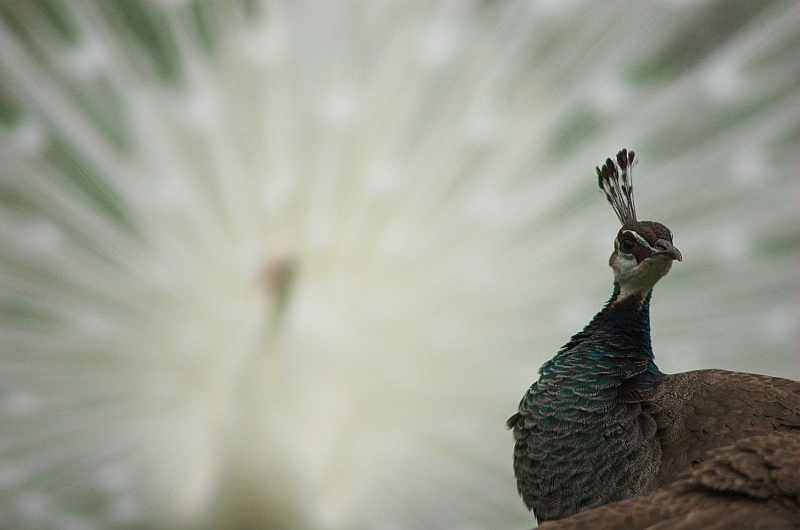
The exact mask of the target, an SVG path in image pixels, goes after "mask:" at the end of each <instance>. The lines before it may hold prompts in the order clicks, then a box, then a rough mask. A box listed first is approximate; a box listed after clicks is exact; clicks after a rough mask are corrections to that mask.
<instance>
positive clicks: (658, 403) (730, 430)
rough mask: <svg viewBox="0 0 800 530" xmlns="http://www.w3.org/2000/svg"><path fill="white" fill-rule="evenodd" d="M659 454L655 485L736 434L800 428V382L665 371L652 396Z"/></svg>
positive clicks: (669, 479) (724, 373)
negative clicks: (661, 451) (660, 451)
mask: <svg viewBox="0 0 800 530" xmlns="http://www.w3.org/2000/svg"><path fill="white" fill-rule="evenodd" d="M652 412H653V415H654V417H655V419H656V422H657V424H658V435H659V438H660V440H661V445H662V450H663V456H662V460H661V467H660V468H659V472H658V474H657V476H656V487H659V486H661V485H664V484H668V483H670V482H672V481H673V480H674V479H675V476H676V475H677V474H679V473H680V472H682V471H683V470H685V469H686V468H688V467H690V466H692V465H695V464H697V463H698V462H701V461H702V460H703V458H704V455H705V453H706V452H707V451H708V450H710V449H714V448H717V447H721V446H724V445H728V444H730V443H732V442H734V441H736V440H739V439H741V438H745V437H749V436H753V435H757V434H763V433H768V432H773V431H798V432H800V382H798V381H792V380H790V379H783V378H780V377H769V376H764V375H754V374H747V373H741V372H728V371H725V370H697V371H693V372H684V373H680V374H673V375H667V376H666V377H665V379H664V382H663V384H662V385H661V389H660V391H659V393H658V395H657V396H656V397H655V399H654V400H653V411H652Z"/></svg>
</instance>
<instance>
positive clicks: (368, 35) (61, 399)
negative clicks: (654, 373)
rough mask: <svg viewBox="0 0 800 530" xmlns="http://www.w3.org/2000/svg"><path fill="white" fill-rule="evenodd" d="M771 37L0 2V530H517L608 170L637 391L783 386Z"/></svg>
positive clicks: (786, 162) (794, 116)
mask: <svg viewBox="0 0 800 530" xmlns="http://www.w3.org/2000/svg"><path fill="white" fill-rule="evenodd" d="M799 15H800V9H799V6H798V3H797V2H794V1H759V2H752V1H748V0H741V1H739V0H724V1H723V0H718V1H653V0H649V1H637V2H632V1H624V2H623V1H616V2H605V1H604V2H599V1H597V2H585V1H561V0H558V1H554V0H547V1H544V0H543V1H536V2H534V1H531V2H528V1H525V2H511V1H510V2H475V1H472V2H469V1H462V0H453V1H448V2H402V1H394V2H391V1H377V2H366V1H364V2H323V1H317V2H301V1H297V2H277V1H276V2H273V1H269V0H265V1H263V2H259V1H255V0H253V1H242V2H233V1H230V2H228V1H226V2H210V1H208V2H202V1H190V0H182V1H164V2H157V1H149V2H138V1H124V2H123V1H119V2H113V1H110V0H106V1H79V2H61V1H48V0H27V1H14V0H0V433H2V434H0V526H2V527H3V528H39V529H47V528H59V529H70V528H76V529H78V528H79V529H92V528H98V529H99V528H153V529H157V528H180V527H184V528H237V527H239V528H281V529H284V528H285V529H292V528H295V529H380V530H401V529H448V530H451V529H481V528H485V529H490V528H491V529H513V528H526V527H530V526H531V525H532V524H533V522H534V519H533V517H532V515H531V514H529V513H527V512H526V510H525V509H524V506H523V504H522V501H521V500H520V499H519V498H518V497H517V493H516V485H515V482H514V478H513V473H512V469H511V454H512V449H513V441H512V437H511V434H510V433H509V432H508V431H506V429H505V420H506V419H507V418H508V417H509V416H510V415H511V414H512V413H513V412H515V410H516V407H517V404H518V402H519V399H520V398H521V397H522V395H523V393H524V392H525V390H526V389H527V388H528V387H529V386H530V384H531V383H532V382H533V381H534V380H535V379H536V377H537V373H536V372H537V370H538V368H539V366H540V365H541V364H542V363H543V362H544V361H546V360H547V359H548V358H550V357H551V356H552V355H554V354H555V352H556V351H557V350H558V348H559V347H560V346H561V345H562V344H564V343H565V342H566V341H567V340H568V339H569V337H570V336H571V335H572V334H573V333H575V332H577V331H579V330H580V329H581V328H582V327H583V326H584V325H585V324H586V323H587V322H588V321H589V319H590V318H591V317H592V316H593V315H594V313H595V312H596V311H598V310H599V309H600V308H601V306H602V305H603V304H604V303H605V301H606V300H607V298H608V297H609V296H610V294H611V283H612V275H611V271H610V269H609V268H608V265H607V260H608V256H609V255H610V253H611V251H612V249H613V239H614V236H615V235H616V231H617V229H618V224H617V220H616V218H615V216H614V214H613V212H612V210H611V208H610V207H609V206H608V204H607V203H606V201H605V198H604V197H603V194H602V193H601V192H600V191H599V190H598V188H597V181H596V175H595V172H594V168H595V166H596V165H598V164H601V163H602V162H603V161H604V160H605V158H606V157H608V156H612V155H613V154H614V153H616V152H617V150H619V149H620V148H622V147H627V148H628V149H633V150H635V151H636V152H637V154H638V155H639V158H640V163H639V165H638V166H637V168H636V171H635V176H634V184H635V189H636V198H637V210H638V213H639V217H640V218H641V219H648V220H656V221H659V222H662V223H664V224H666V225H667V226H668V227H670V228H671V229H672V231H673V232H674V236H675V243H676V245H677V247H678V248H680V250H681V252H682V253H683V256H684V261H683V262H682V263H678V264H676V266H675V267H673V270H672V272H671V273H670V274H669V276H668V277H667V278H665V279H664V280H662V281H661V282H660V283H659V285H658V286H657V288H656V290H655V296H654V298H653V306H652V328H653V342H654V350H655V354H656V361H657V363H658V365H659V366H660V368H661V369H662V370H663V371H665V372H675V371H684V370H691V369H696V368H702V367H717V368H725V369H731V370H741V371H752V372H759V373H764V374H770V375H779V376H788V377H792V378H797V377H798V375H800V374H799V373H798V362H797V361H798V320H799V317H798V276H799V275H800V267H798V246H799V245H798V232H799V230H800V219H799V217H800V213H799V212H800V209H799V208H798V187H797V184H798V169H799V168H800V163H799V160H798V159H799V158H800V150H798V147H800V145H799V144H800V134H799V133H798V125H799V124H800V121H799V120H798V107H799V106H800V99H798V86H799V83H798V78H799V77H800V75H799V72H798V69H797V65H798V59H799V58H800V38H799V37H800V26H798V24H797V21H798V16H799Z"/></svg>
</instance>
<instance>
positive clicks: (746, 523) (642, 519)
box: [541, 432, 800, 530]
mask: <svg viewBox="0 0 800 530" xmlns="http://www.w3.org/2000/svg"><path fill="white" fill-rule="evenodd" d="M541 528H542V530H545V529H547V530H646V529H649V528H659V529H660V530H678V529H681V530H746V529H747V530H750V529H753V530H754V529H763V530H793V529H794V530H796V529H798V528H800V433H798V434H793V433H785V432H772V433H769V434H764V435H760V436H750V437H748V438H743V439H741V440H738V441H736V442H734V443H732V444H730V445H727V446H725V447H721V448H718V449H713V450H712V451H710V452H709V454H708V458H707V459H706V460H705V461H704V462H701V463H700V464H698V465H697V466H696V467H694V468H691V469H688V470H686V471H684V472H683V473H681V475H680V476H679V477H678V479H677V480H675V481H674V482H672V483H670V484H668V485H666V486H664V487H661V488H659V489H657V490H656V491H654V492H652V493H650V494H648V495H643V496H641V497H635V498H633V499H627V500H624V501H619V502H615V503H613V504H609V505H606V506H598V507H597V508H593V509H591V510H587V511H585V512H582V513H579V514H576V515H573V516H571V517H567V518H565V519H561V520H559V521H551V522H548V523H546V524H544V525H542V527H541Z"/></svg>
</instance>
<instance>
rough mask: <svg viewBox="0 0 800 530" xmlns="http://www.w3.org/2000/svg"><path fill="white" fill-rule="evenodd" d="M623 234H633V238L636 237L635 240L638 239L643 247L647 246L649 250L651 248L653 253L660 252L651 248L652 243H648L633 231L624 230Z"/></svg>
mask: <svg viewBox="0 0 800 530" xmlns="http://www.w3.org/2000/svg"><path fill="white" fill-rule="evenodd" d="M622 233H623V234H633V237H635V238H636V241H638V242H639V243H641V244H642V245H644V246H646V247H647V248H649V249H650V250H652V251H653V252H658V249H655V248H653V247H651V246H650V243H648V242H647V240H646V239H645V238H643V237H642V236H640V235H639V234H637V233H636V232H634V231H633V230H624V231H623V232H622Z"/></svg>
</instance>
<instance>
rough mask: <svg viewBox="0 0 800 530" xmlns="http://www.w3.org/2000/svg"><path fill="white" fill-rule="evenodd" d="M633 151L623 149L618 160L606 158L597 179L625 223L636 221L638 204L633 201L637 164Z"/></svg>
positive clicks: (598, 171)
mask: <svg viewBox="0 0 800 530" xmlns="http://www.w3.org/2000/svg"><path fill="white" fill-rule="evenodd" d="M636 162H637V160H636V155H635V153H634V152H633V151H628V150H627V149H623V150H622V151H620V152H619V153H617V161H616V162H614V161H613V160H611V159H610V158H608V159H606V163H605V164H603V167H602V168H600V167H598V168H597V181H598V184H599V185H600V189H601V190H603V191H604V192H605V194H606V198H607V199H608V203H609V204H610V205H611V207H612V208H614V213H616V214H617V218H618V219H619V222H620V223H622V224H623V225H625V224H627V223H631V222H635V221H636V205H635V204H634V203H633V172H632V170H633V166H634V164H636Z"/></svg>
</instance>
